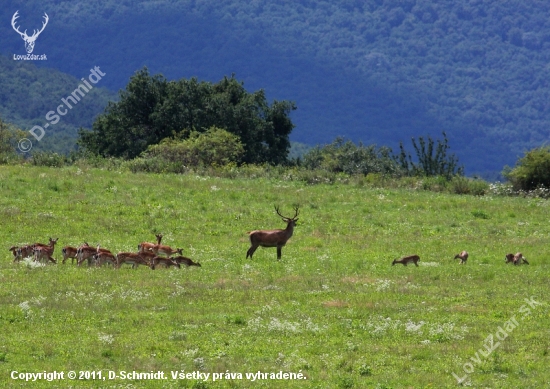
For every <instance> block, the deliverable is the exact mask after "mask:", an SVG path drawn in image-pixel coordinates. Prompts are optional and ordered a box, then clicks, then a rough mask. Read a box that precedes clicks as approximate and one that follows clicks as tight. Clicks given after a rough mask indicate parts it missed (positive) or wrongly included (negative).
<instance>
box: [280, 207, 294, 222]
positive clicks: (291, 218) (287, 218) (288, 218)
mask: <svg viewBox="0 0 550 389" xmlns="http://www.w3.org/2000/svg"><path fill="white" fill-rule="evenodd" d="M298 208H299V207H296V208H294V216H293V217H286V216H283V215H281V213H280V212H279V207H278V206H275V211H276V212H277V215H279V216H280V217H282V218H283V219H284V220H296V217H297V216H298V212H299V211H298Z"/></svg>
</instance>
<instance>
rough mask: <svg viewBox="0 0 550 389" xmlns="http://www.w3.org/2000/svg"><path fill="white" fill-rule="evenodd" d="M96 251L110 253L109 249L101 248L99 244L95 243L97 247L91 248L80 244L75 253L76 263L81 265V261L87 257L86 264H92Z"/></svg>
mask: <svg viewBox="0 0 550 389" xmlns="http://www.w3.org/2000/svg"><path fill="white" fill-rule="evenodd" d="M98 252H102V253H109V254H111V251H110V250H107V249H102V248H100V247H99V245H97V248H93V247H91V246H80V247H79V248H78V250H77V253H76V264H77V265H78V266H80V265H82V262H84V261H85V260H86V259H87V260H88V266H92V261H93V260H94V256H95V255H96V254H97V253H98Z"/></svg>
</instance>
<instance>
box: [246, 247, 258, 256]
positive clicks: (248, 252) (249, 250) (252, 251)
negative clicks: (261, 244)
mask: <svg viewBox="0 0 550 389" xmlns="http://www.w3.org/2000/svg"><path fill="white" fill-rule="evenodd" d="M257 248H258V245H254V244H253V245H252V246H250V248H249V249H248V251H247V252H246V259H248V257H249V256H250V259H252V256H253V255H254V251H256V249H257Z"/></svg>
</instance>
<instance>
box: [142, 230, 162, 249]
mask: <svg viewBox="0 0 550 389" xmlns="http://www.w3.org/2000/svg"><path fill="white" fill-rule="evenodd" d="M155 236H156V237H157V245H159V246H160V242H161V240H162V234H155ZM154 246H155V244H154V243H149V242H141V243H140V244H138V252H140V253H144V252H146V251H148V250H149V249H151V248H153V247H154Z"/></svg>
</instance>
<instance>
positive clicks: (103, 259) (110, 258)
mask: <svg viewBox="0 0 550 389" xmlns="http://www.w3.org/2000/svg"><path fill="white" fill-rule="evenodd" d="M93 259H94V261H95V263H96V265H97V266H102V265H103V264H104V263H107V262H108V263H110V264H111V265H113V267H116V265H117V259H116V257H115V256H114V255H113V254H112V253H111V252H110V251H108V250H104V251H102V250H101V249H100V247H99V245H97V250H96V254H95V255H94V256H93Z"/></svg>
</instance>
